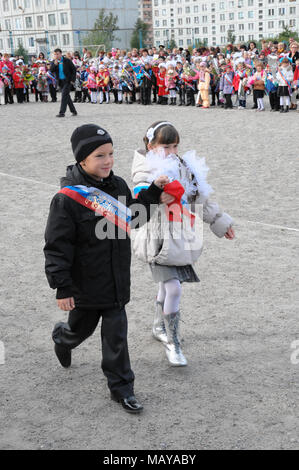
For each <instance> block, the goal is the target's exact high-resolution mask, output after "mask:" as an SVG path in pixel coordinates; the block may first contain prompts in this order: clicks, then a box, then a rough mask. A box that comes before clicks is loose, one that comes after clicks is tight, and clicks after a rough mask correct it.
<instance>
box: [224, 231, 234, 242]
mask: <svg viewBox="0 0 299 470" xmlns="http://www.w3.org/2000/svg"><path fill="white" fill-rule="evenodd" d="M224 236H225V238H227V239H228V240H233V239H234V238H235V232H234V229H233V228H229V229H228V231H227V232H226V234H225V235H224Z"/></svg>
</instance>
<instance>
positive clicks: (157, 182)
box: [154, 175, 169, 189]
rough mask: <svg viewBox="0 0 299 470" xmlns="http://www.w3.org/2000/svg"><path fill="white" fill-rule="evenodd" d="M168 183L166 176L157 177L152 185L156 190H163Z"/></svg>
mask: <svg viewBox="0 0 299 470" xmlns="http://www.w3.org/2000/svg"><path fill="white" fill-rule="evenodd" d="M168 183H169V178H168V176H163V175H162V176H159V177H158V178H157V179H156V180H155V181H154V184H155V185H156V186H158V188H160V189H163V188H164V186H165V184H168Z"/></svg>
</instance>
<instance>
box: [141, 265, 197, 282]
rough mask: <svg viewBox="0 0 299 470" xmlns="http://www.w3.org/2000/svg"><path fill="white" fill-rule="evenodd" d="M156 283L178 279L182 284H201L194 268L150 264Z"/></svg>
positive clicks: (189, 266)
mask: <svg viewBox="0 0 299 470" xmlns="http://www.w3.org/2000/svg"><path fill="white" fill-rule="evenodd" d="M150 269H151V272H152V276H153V280H154V282H166V281H170V280H171V279H178V280H179V281H180V282H200V280H199V278H198V276H197V274H196V272H195V271H194V269H193V266H191V265H188V266H162V265H161V264H155V263H154V264H150Z"/></svg>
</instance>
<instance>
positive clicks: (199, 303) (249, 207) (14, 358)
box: [0, 98, 299, 450]
mask: <svg viewBox="0 0 299 470" xmlns="http://www.w3.org/2000/svg"><path fill="white" fill-rule="evenodd" d="M31 99H32V98H31ZM57 111H58V105H57V104H50V103H49V104H35V103H31V104H28V105H17V104H15V105H14V106H6V107H4V106H1V108H0V122H1V129H2V143H1V173H0V181H1V187H0V193H1V196H0V197H1V220H0V224H1V237H0V249H1V250H0V283H1V284H0V286H1V303H0V319H1V320H0V321H1V330H0V340H1V341H3V343H4V345H5V351H6V361H5V364H4V365H0V377H1V382H0V400H1V402H0V413H1V422H2V424H1V429H0V447H1V448H2V449H107V450H110V449H155V450H157V449H166V450H170V449H182V450H187V449H190V450H191V449H224V448H227V449H253V448H258V449H274V448H281V449H298V448H299V443H298V418H299V416H298V415H299V409H298V387H299V379H298V375H299V364H297V365H296V364H292V363H291V360H290V356H291V353H292V349H291V343H292V341H294V340H297V339H298V340H299V328H298V307H299V294H298V236H299V233H298V230H299V223H298V215H299V211H298V170H299V160H298V131H299V115H298V114H297V113H289V114H279V113H270V112H268V111H267V112H265V113H256V112H254V111H251V110H248V111H238V110H232V111H231V110H227V111H225V110H222V109H213V110H209V111H205V110H201V109H196V108H178V107H177V108H170V107H160V106H155V105H153V106H152V107H151V108H149V107H146V108H145V107H142V106H138V105H133V106H127V105H122V106H119V105H114V104H111V105H109V106H107V105H102V106H100V105H98V106H92V105H89V104H80V105H78V112H79V116H78V117H71V116H70V115H69V114H68V115H67V117H66V118H65V119H63V120H58V119H56V118H55V114H56V113H57ZM158 119H163V120H171V121H172V122H173V123H174V124H175V125H176V126H177V128H178V129H179V130H180V131H181V136H182V143H181V150H182V151H186V150H188V149H191V148H196V149H197V150H198V151H199V153H200V154H201V155H203V156H206V158H207V162H208V165H209V166H210V168H211V172H210V177H209V181H210V183H211V184H212V186H213V187H214V189H215V194H216V197H217V200H218V201H219V203H220V204H221V206H222V207H223V208H225V210H227V211H228V212H229V213H230V214H231V215H232V216H233V217H234V218H235V221H236V225H235V228H236V233H237V237H236V240H235V241H233V242H229V241H227V240H219V239H217V238H216V237H215V236H214V235H213V234H212V232H210V230H209V228H208V227H205V250H204V254H203V255H202V257H201V260H200V263H199V265H198V269H197V270H198V274H199V276H200V278H201V283H200V284H199V285H185V286H184V290H183V292H184V293H183V300H182V317H183V324H182V332H183V336H184V343H183V350H184V352H185V354H186V356H187V358H188V361H189V365H188V367H186V368H182V369H176V368H171V367H170V366H169V365H168V363H167V361H166V358H165V354H164V350H163V347H162V346H161V345H160V344H159V343H157V342H155V340H154V339H152V337H151V325H152V317H153V308H154V299H155V294H156V286H155V285H154V284H153V282H152V280H151V276H150V273H149V270H148V268H147V267H146V266H144V265H143V264H142V263H140V262H138V261H136V260H134V261H133V266H132V300H131V303H130V304H129V305H128V307H127V313H128V318H129V346H130V355H131V362H132V367H133V369H134V372H135V374H136V385H135V389H136V395H137V396H138V397H139V398H140V400H141V401H142V402H143V403H144V406H145V410H144V413H143V414H142V415H141V416H138V417H137V416H130V415H128V414H126V413H125V412H123V411H122V410H121V408H120V407H119V405H117V404H116V403H114V402H111V400H110V398H109V392H108V389H107V386H106V379H105V377H104V376H103V374H102V371H101V368H100V359H101V353H100V352H99V348H100V331H99V329H97V330H96V332H95V334H94V335H93V337H91V338H89V339H88V340H87V341H86V342H85V343H84V344H83V345H81V346H80V347H79V348H78V349H77V350H75V351H74V352H73V366H72V367H71V369H69V370H64V369H63V368H61V367H60V365H59V364H58V362H57V359H56V357H55V356H54V353H53V344H52V341H51V331H52V328H53V325H54V323H55V322H57V321H58V320H62V319H65V318H66V314H64V313H63V312H61V311H59V310H58V308H57V307H56V303H55V293H54V292H53V291H51V290H50V289H49V287H48V285H47V282H46V278H45V275H44V259H43V253H42V248H43V243H44V242H43V233H44V228H45V223H46V218H47V213H48V208H49V204H50V201H51V198H52V196H53V195H54V194H55V192H56V188H57V189H58V181H59V178H60V176H62V175H63V174H64V172H65V167H66V165H67V164H68V163H70V162H72V160H73V159H72V154H71V148H70V143H69V138H70V135H71V133H72V131H73V130H74V128H75V127H76V126H77V125H80V124H84V123H89V122H93V123H98V124H100V125H102V126H103V127H105V128H107V129H108V130H109V131H110V132H111V134H112V136H113V138H114V141H115V148H116V152H115V154H116V166H115V171H116V173H117V174H120V175H121V176H123V177H124V178H125V179H126V180H127V181H128V182H129V184H130V185H131V182H130V168H131V163H132V158H133V151H134V149H135V148H136V147H138V146H140V145H141V143H142V137H143V134H144V132H145V129H146V128H147V126H149V125H150V124H151V123H152V122H154V121H156V120H158ZM15 176H18V177H19V178H20V179H16V178H15ZM22 178H23V179H22ZM263 224H269V225H263ZM281 227H288V228H294V229H297V232H296V231H294V230H287V229H283V228H281Z"/></svg>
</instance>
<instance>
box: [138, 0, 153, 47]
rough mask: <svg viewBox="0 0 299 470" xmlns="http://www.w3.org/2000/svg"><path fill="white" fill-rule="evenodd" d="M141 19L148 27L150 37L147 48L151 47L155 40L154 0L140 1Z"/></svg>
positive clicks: (146, 42)
mask: <svg viewBox="0 0 299 470" xmlns="http://www.w3.org/2000/svg"><path fill="white" fill-rule="evenodd" d="M138 8H139V17H140V18H141V19H142V21H144V23H146V24H147V25H148V28H149V29H148V35H147V38H146V41H145V45H146V46H147V47H151V46H152V44H153V40H154V35H153V1H152V0H139V3H138Z"/></svg>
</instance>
